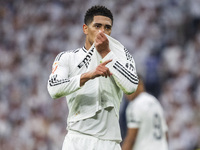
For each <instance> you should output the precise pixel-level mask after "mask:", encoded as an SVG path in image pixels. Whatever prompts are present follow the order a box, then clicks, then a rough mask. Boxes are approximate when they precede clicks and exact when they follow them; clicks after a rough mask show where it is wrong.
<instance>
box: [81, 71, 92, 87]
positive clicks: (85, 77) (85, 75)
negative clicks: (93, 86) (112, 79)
mask: <svg viewBox="0 0 200 150" xmlns="http://www.w3.org/2000/svg"><path fill="white" fill-rule="evenodd" d="M91 76H92V75H91V72H86V73H83V74H82V75H81V77H80V86H83V85H84V84H85V83H86V82H87V81H88V80H90V79H91Z"/></svg>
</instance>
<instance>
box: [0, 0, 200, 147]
mask: <svg viewBox="0 0 200 150" xmlns="http://www.w3.org/2000/svg"><path fill="white" fill-rule="evenodd" d="M96 4H100V5H105V6H106V7H108V8H109V9H110V10H111V11H112V13H113V15H114V26H113V29H112V34H111V36H112V37H114V38H116V39H117V40H119V41H120V42H121V43H122V44H123V45H125V46H126V47H127V49H128V50H129V51H130V53H131V54H132V55H133V57H134V59H135V62H136V69H137V72H138V73H140V74H142V75H143V76H144V79H145V84H146V87H147V90H148V91H149V92H151V93H152V94H153V95H155V96H156V97H157V98H158V99H159V100H160V102H161V104H162V106H163V107H164V111H165V117H166V120H167V124H168V128H169V147H170V150H196V149H197V148H199V147H200V68H199V67H198V66H200V1H199V0H149V1H146V0H123V1H122V0H101V1H100V0H99V1H92V0H84V1H81V0H60V1H58V0H57V1H56V0H34V1H33V0H6V1H0V149H1V150H60V149H61V146H62V142H63V139H64V136H65V134H66V132H67V131H66V129H65V128H66V124H67V123H66V118H67V114H68V108H67V104H66V102H65V99H64V98H61V99H58V100H52V99H51V98H50V96H49V94H48V92H47V88H46V85H47V80H48V77H49V74H50V73H51V65H52V63H53V61H54V58H55V57H56V55H57V54H58V53H59V52H61V51H65V50H71V49H76V48H78V47H82V46H83V44H84V40H85V39H84V34H83V32H82V24H83V18H84V13H85V11H86V10H87V9H88V8H89V7H90V6H92V5H96Z"/></svg>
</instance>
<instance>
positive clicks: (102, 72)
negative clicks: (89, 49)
mask: <svg viewBox="0 0 200 150" xmlns="http://www.w3.org/2000/svg"><path fill="white" fill-rule="evenodd" d="M111 61H112V59H110V60H107V61H105V62H103V63H101V64H99V65H98V66H97V67H96V68H95V70H93V71H91V78H92V79H94V78H96V77H99V76H102V77H105V78H107V77H110V76H111V75H112V73H111V72H110V70H109V69H108V68H107V67H106V65H107V64H108V63H110V62H111Z"/></svg>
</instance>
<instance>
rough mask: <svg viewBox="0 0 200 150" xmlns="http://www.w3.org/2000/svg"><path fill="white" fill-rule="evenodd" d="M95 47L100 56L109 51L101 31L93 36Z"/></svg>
mask: <svg viewBox="0 0 200 150" xmlns="http://www.w3.org/2000/svg"><path fill="white" fill-rule="evenodd" d="M95 47H96V49H97V51H98V52H99V54H100V55H101V57H102V58H104V57H105V56H106V55H107V54H108V53H109V52H110V48H109V41H108V38H107V37H106V35H105V34H104V33H103V32H99V33H98V34H97V36H96V38H95Z"/></svg>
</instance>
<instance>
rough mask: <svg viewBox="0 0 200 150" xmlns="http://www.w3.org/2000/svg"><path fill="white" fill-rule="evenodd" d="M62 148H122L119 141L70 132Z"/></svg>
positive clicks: (117, 149)
mask: <svg viewBox="0 0 200 150" xmlns="http://www.w3.org/2000/svg"><path fill="white" fill-rule="evenodd" d="M62 150H121V146H120V144H119V143H117V142H115V141H109V140H102V139H98V138H96V137H93V136H89V135H84V134H78V133H74V132H68V133H67V135H66V136H65V139H64V142H63V146H62Z"/></svg>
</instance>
